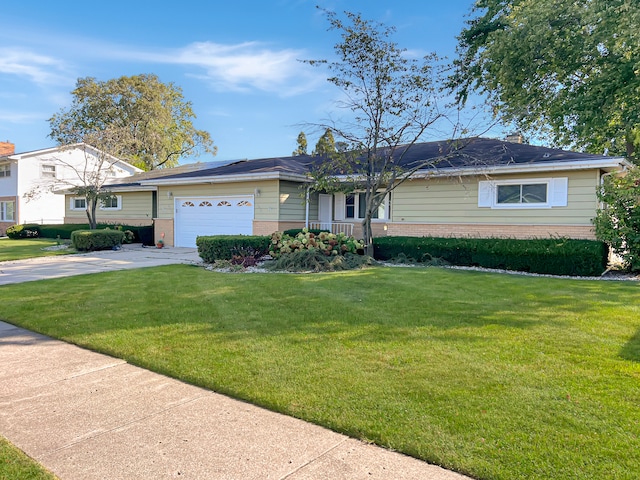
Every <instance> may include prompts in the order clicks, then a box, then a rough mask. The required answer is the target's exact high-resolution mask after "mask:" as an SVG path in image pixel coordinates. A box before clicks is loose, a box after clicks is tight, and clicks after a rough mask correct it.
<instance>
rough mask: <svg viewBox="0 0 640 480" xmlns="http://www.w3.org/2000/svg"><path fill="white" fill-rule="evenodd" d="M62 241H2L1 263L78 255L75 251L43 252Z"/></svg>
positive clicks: (0, 250)
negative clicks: (71, 254)
mask: <svg viewBox="0 0 640 480" xmlns="http://www.w3.org/2000/svg"><path fill="white" fill-rule="evenodd" d="M58 243H60V241H58V240H53V239H48V238H25V239H15V240H14V239H11V238H2V239H0V262H6V261H8V260H23V259H25V258H34V257H48V256H51V255H67V254H69V253H76V251H75V250H73V249H66V250H43V248H45V247H53V246H54V245H58Z"/></svg>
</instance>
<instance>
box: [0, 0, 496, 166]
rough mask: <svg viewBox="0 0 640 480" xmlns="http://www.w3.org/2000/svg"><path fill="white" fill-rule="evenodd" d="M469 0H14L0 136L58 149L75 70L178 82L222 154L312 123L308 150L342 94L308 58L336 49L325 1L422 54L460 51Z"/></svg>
mask: <svg viewBox="0 0 640 480" xmlns="http://www.w3.org/2000/svg"><path fill="white" fill-rule="evenodd" d="M472 3H473V0H448V1H445V2H439V1H429V0H413V1H411V0H394V1H382V0H326V1H322V0H248V1H242V0H236V1H225V2H222V1H208V2H203V1H197V2H193V1H189V0H184V1H182V2H157V1H145V0H138V1H133V0H128V1H122V0H113V1H109V2H94V3H87V2H86V1H75V0H69V1H65V2H50V1H44V0H36V1H33V0H23V1H20V2H18V1H13V2H5V4H3V6H2V9H1V13H0V19H1V20H2V29H0V140H1V141H5V140H8V141H10V142H12V143H15V145H16V151H17V152H26V151H31V150H37V149H40V148H48V147H52V146H54V142H53V141H52V140H51V139H50V138H48V137H47V135H48V133H49V123H48V121H47V120H48V119H49V118H50V117H51V116H52V115H53V114H54V113H56V112H57V111H59V110H60V109H61V108H67V107H68V106H69V105H70V104H71V101H72V97H71V94H70V92H71V90H73V88H74V86H75V83H76V80H77V79H78V78H80V77H95V78H97V79H99V80H108V79H110V78H117V77H120V76H122V75H127V76H130V75H136V74H141V73H154V74H156V75H158V76H159V78H160V80H161V81H163V82H165V83H168V82H172V83H174V84H175V85H176V86H178V87H180V88H181V89H182V91H183V95H184V97H185V99H186V100H188V101H190V102H191V103H192V104H193V110H194V112H195V114H196V116H197V118H196V119H195V121H194V123H195V125H196V128H199V129H202V130H206V131H208V132H209V133H210V134H211V136H212V138H213V140H214V142H215V144H216V145H217V147H218V155H217V156H216V157H215V159H218V160H232V159H241V158H262V157H275V156H285V155H290V154H291V152H292V151H293V150H294V149H295V148H296V138H297V136H298V133H299V132H300V131H301V130H303V129H304V130H305V131H307V137H308V141H309V147H310V148H309V149H310V150H311V149H312V148H313V146H314V145H315V142H316V141H317V138H318V135H319V134H318V133H315V132H312V131H310V129H308V128H307V127H303V125H304V124H307V123H310V124H313V123H322V121H323V120H326V119H327V118H328V117H329V116H333V115H332V112H335V111H336V110H337V108H336V106H335V100H336V99H337V98H338V97H339V93H340V92H339V91H338V90H337V88H336V87H335V86H333V85H332V84H330V83H329V82H327V80H326V78H327V72H326V71H325V70H323V69H321V68H313V67H311V66H309V65H306V64H304V63H301V62H300V61H299V60H303V59H331V58H332V55H333V46H334V45H335V44H336V43H337V42H338V41H339V32H336V31H328V30H327V27H328V23H327V20H326V17H325V16H324V15H323V14H322V12H321V11H319V10H318V9H317V8H316V5H320V6H321V7H322V8H326V9H328V10H334V11H337V12H341V11H344V10H349V11H352V12H359V13H361V14H362V16H363V17H364V18H365V19H368V20H375V21H380V22H383V23H385V24H386V25H390V26H391V25H392V26H395V27H396V28H397V33H396V35H395V36H394V37H393V40H394V41H395V42H396V43H398V44H399V46H400V47H402V48H406V49H408V50H409V51H410V52H411V53H412V54H414V55H420V56H422V55H424V54H427V53H429V52H436V53H437V54H438V55H440V56H447V57H448V58H453V57H454V54H455V46H456V38H455V37H456V35H457V34H458V33H459V32H460V30H461V28H462V27H463V25H464V21H465V15H466V14H467V13H468V12H469V10H470V8H471V5H472ZM89 5H90V6H89ZM158 5H160V6H158ZM440 133H441V134H440V138H442V137H443V136H446V135H444V134H445V133H446V132H444V131H443V132H440ZM502 133H503V132H502V131H498V132H497V135H501V134H502ZM497 135H494V136H497ZM199 160H202V161H207V160H214V158H210V157H200V158H199Z"/></svg>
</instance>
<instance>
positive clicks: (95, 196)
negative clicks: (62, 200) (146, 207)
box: [24, 129, 120, 230]
mask: <svg viewBox="0 0 640 480" xmlns="http://www.w3.org/2000/svg"><path fill="white" fill-rule="evenodd" d="M119 133H120V130H119V129H115V131H112V130H104V131H100V132H95V133H92V134H88V135H86V136H85V137H84V138H83V140H85V142H83V143H78V144H74V145H67V146H64V147H62V148H61V149H60V154H59V155H56V156H54V157H53V158H52V160H53V162H54V163H55V165H56V167H62V168H56V173H57V175H56V176H55V177H54V178H48V179H45V180H43V181H41V182H39V183H38V184H36V185H35V186H33V187H32V188H31V189H30V190H29V191H28V192H27V193H26V194H25V195H24V196H25V198H26V199H27V201H29V200H30V199H35V198H38V197H39V196H40V195H41V194H42V193H45V192H58V191H65V192H68V193H72V194H74V195H77V196H79V197H83V198H84V199H85V212H86V215H87V222H88V223H89V228H90V229H92V230H93V229H95V228H96V226H97V218H96V211H97V209H98V206H99V205H100V204H101V203H102V202H105V201H108V200H109V199H111V198H113V194H112V192H111V191H110V190H109V185H108V180H109V179H110V178H112V177H113V170H114V167H115V165H116V164H117V163H118V162H119V161H120V159H118V158H116V157H114V156H112V155H110V154H109V153H107V150H108V149H110V148H113V146H114V144H117V143H118V142H119V138H120V137H119ZM90 143H91V144H90ZM95 145H99V147H96V146H95ZM70 150H81V151H82V155H83V156H84V159H83V161H81V162H76V161H73V160H67V159H66V157H65V155H64V153H65V152H68V151H70Z"/></svg>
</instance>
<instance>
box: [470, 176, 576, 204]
mask: <svg viewBox="0 0 640 480" xmlns="http://www.w3.org/2000/svg"><path fill="white" fill-rule="evenodd" d="M568 186H569V179H568V178H566V177H562V178H536V179H527V180H524V181H523V180H501V181H482V182H479V183H478V206H479V207H489V208H551V207H566V206H567V196H568Z"/></svg>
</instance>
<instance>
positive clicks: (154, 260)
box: [0, 244, 202, 285]
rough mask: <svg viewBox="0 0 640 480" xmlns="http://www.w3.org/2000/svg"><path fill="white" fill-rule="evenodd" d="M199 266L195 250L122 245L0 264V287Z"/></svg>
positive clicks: (199, 261)
mask: <svg viewBox="0 0 640 480" xmlns="http://www.w3.org/2000/svg"><path fill="white" fill-rule="evenodd" d="M201 262H202V259H201V258H200V256H199V255H198V252H197V250H196V249H195V248H175V247H168V248H155V247H146V248H145V247H142V246H141V245H140V244H134V245H124V246H123V247H122V249H120V250H103V251H99V252H91V253H81V254H74V255H57V256H52V257H39V258H29V259H26V260H16V261H9V262H0V285H6V284H9V283H22V282H30V281H33V280H44V279H49V278H60V277H68V276H72V275H83V274H86V273H100V272H108V271H111V270H127V269H131V268H144V267H156V266H160V265H170V264H176V263H192V264H197V263H201Z"/></svg>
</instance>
